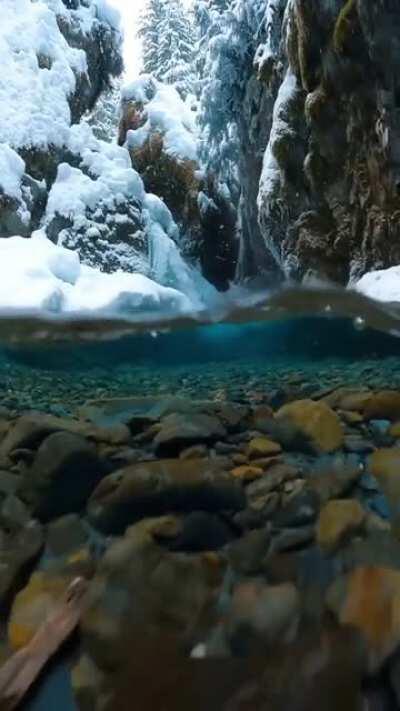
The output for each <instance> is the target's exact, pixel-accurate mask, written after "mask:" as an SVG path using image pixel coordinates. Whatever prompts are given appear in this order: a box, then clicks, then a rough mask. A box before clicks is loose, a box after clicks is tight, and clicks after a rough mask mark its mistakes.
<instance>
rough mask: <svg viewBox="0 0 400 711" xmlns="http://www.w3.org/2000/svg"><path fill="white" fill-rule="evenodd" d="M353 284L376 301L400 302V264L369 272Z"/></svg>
mask: <svg viewBox="0 0 400 711" xmlns="http://www.w3.org/2000/svg"><path fill="white" fill-rule="evenodd" d="M352 286H353V288H355V289H356V291H359V292H361V293H362V294H364V295H365V296H369V297H370V298H371V299H376V301H398V302H400V265H397V266H395V267H390V268H389V269H380V270H377V271H373V272H368V273H367V274H364V276H363V277H361V279H360V280H359V281H358V282H357V283H356V284H354V285H352Z"/></svg>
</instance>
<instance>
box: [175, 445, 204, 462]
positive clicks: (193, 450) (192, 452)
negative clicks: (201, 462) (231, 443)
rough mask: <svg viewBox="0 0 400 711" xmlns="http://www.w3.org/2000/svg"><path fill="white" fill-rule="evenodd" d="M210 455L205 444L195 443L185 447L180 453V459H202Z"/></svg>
mask: <svg viewBox="0 0 400 711" xmlns="http://www.w3.org/2000/svg"><path fill="white" fill-rule="evenodd" d="M207 456H208V449H207V447H206V446H205V445H204V444H194V445H193V447H188V448H187V449H183V450H182V452H180V453H179V458H180V459H200V458H201V457H207Z"/></svg>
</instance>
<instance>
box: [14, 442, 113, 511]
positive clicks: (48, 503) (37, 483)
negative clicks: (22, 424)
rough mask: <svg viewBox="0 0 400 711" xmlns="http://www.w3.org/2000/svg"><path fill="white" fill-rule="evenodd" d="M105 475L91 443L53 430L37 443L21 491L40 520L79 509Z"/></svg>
mask: <svg viewBox="0 0 400 711" xmlns="http://www.w3.org/2000/svg"><path fill="white" fill-rule="evenodd" d="M103 475H104V466H103V465H102V463H101V461H100V460H99V458H98V456H97V453H96V449H95V447H94V445H92V444H91V443H89V442H88V441H87V440H86V439H84V438H83V437H80V436H79V435H76V434H71V433H69V432H56V433H54V434H51V435H50V436H49V437H47V438H46V439H45V440H44V441H43V443H42V444H41V445H40V447H39V449H38V451H37V454H36V457H35V460H34V463H33V466H32V469H31V471H30V472H29V475H28V476H27V477H26V481H25V482H24V485H23V488H22V490H21V494H23V496H24V497H25V498H26V499H27V500H28V501H29V503H30V504H31V505H32V506H33V508H34V511H35V512H36V515H37V516H38V517H39V518H40V519H42V520H45V521H46V520H49V519H50V518H56V517H57V516H62V515H63V514H66V513H72V512H78V511H80V510H81V509H82V508H83V507H84V506H85V503H86V501H87V499H88V497H89V496H90V494H91V492H92V491H93V489H94V488H95V486H96V484H98V482H99V481H100V479H101V478H102V476H103Z"/></svg>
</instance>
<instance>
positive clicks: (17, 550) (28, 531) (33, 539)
mask: <svg viewBox="0 0 400 711" xmlns="http://www.w3.org/2000/svg"><path fill="white" fill-rule="evenodd" d="M43 545H44V536H43V529H42V526H41V525H40V524H39V523H38V522H37V521H30V522H29V523H28V524H27V525H26V526H24V527H23V528H21V529H20V530H19V531H18V532H17V533H13V534H11V535H6V534H3V533H2V534H1V535H0V568H1V575H0V605H1V606H2V607H3V606H7V605H8V604H9V603H10V602H11V600H10V598H11V597H12V595H13V594H15V593H16V592H17V590H18V587H19V586H20V585H21V584H23V583H24V580H25V577H26V575H28V574H29V572H30V570H31V568H32V567H33V565H34V564H35V562H36V561H37V560H38V558H39V555H40V553H41V551H42V549H43Z"/></svg>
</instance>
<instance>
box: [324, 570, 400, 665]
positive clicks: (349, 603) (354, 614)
mask: <svg viewBox="0 0 400 711" xmlns="http://www.w3.org/2000/svg"><path fill="white" fill-rule="evenodd" d="M327 602H328V606H329V607H330V608H331V609H333V610H334V611H335V613H336V614H337V616H338V620H339V622H340V624H342V625H351V626H352V627H354V628H355V629H358V630H359V631H360V633H361V635H362V637H363V639H364V640H365V642H366V644H367V648H368V666H369V669H370V671H376V670H378V669H379V668H381V667H382V665H383V664H384V663H385V661H386V660H387V659H388V658H389V657H390V655H391V654H392V653H393V652H394V650H395V649H396V648H397V647H398V645H399V644H400V615H399V606H400V572H399V571H398V570H393V569H390V568H380V567H378V566H368V567H360V568H357V569H356V570H354V571H353V572H352V573H350V574H349V576H348V577H347V578H346V579H344V580H338V581H336V582H335V583H334V584H333V586H332V587H331V588H330V590H329V591H328V596H327Z"/></svg>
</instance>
